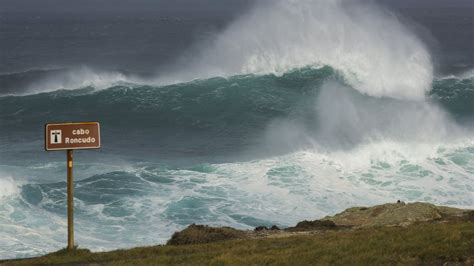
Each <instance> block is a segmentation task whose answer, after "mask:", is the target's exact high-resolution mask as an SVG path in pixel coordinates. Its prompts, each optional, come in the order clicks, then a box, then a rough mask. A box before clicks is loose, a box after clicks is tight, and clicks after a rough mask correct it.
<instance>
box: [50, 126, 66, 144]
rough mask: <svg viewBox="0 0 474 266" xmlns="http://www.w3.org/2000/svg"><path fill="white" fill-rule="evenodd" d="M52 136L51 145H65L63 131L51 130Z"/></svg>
mask: <svg viewBox="0 0 474 266" xmlns="http://www.w3.org/2000/svg"><path fill="white" fill-rule="evenodd" d="M49 134H50V136H49V139H50V142H51V144H61V143H63V139H62V136H61V135H62V130H59V129H58V130H51V131H50V133H49Z"/></svg>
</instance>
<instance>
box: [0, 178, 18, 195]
mask: <svg viewBox="0 0 474 266" xmlns="http://www.w3.org/2000/svg"><path fill="white" fill-rule="evenodd" d="M18 192H19V188H18V184H17V183H16V182H15V180H13V178H12V177H0V199H1V198H4V197H9V196H12V195H15V194H18Z"/></svg>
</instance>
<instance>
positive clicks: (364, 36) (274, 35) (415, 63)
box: [160, 0, 433, 99]
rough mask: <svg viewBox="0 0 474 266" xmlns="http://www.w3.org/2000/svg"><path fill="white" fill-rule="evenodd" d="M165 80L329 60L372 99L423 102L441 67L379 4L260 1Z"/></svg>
mask: <svg viewBox="0 0 474 266" xmlns="http://www.w3.org/2000/svg"><path fill="white" fill-rule="evenodd" d="M181 61H182V62H181V64H178V68H180V69H182V70H178V68H177V69H173V70H172V71H170V73H166V75H163V76H161V78H160V79H161V80H163V79H165V80H169V81H177V80H178V81H182V80H189V79H193V78H197V77H201V78H208V77H214V76H229V75H236V74H247V73H254V74H258V73H260V74H267V73H274V74H282V73H286V72H288V71H289V70H291V69H295V68H301V67H305V66H321V65H329V66H332V67H333V68H335V69H336V70H338V71H340V72H341V73H342V74H343V75H344V78H345V79H346V81H347V82H348V83H349V84H350V85H352V86H353V87H354V88H355V89H357V90H359V91H360V92H362V93H366V94H368V95H371V96H377V97H382V96H387V97H394V98H409V99H421V98H423V97H424V96H425V94H426V92H427V91H428V90H429V89H430V87H431V86H430V84H431V81H432V78H433V73H432V72H433V67H432V65H431V58H430V54H429V53H428V51H427V49H426V47H425V45H424V44H423V43H422V42H421V41H420V39H419V38H418V37H417V36H416V35H415V34H414V33H413V32H411V31H410V29H409V28H408V27H407V26H405V25H404V24H403V23H402V22H401V21H400V20H399V19H398V18H397V16H396V15H394V14H393V13H390V12H389V11H387V10H384V9H383V8H381V7H378V6H377V5H375V4H374V3H373V2H372V1H370V2H367V1H342V0H332V1H325V0H318V1H310V0H300V1H286V0H277V1H263V2H262V1H260V2H259V3H258V4H257V5H256V6H255V7H254V8H253V9H252V10H251V11H250V12H249V13H248V14H246V15H243V16H242V17H240V19H238V20H237V21H236V22H234V23H233V24H232V25H231V26H230V27H229V28H228V29H226V30H225V31H224V32H222V33H220V34H219V35H218V36H217V37H216V38H215V39H214V40H210V41H208V42H206V43H204V44H202V45H200V46H198V47H197V48H196V49H195V50H192V52H191V53H188V54H186V55H185V56H184V57H183V58H182V60H181Z"/></svg>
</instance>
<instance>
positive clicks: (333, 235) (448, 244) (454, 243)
mask: <svg viewBox="0 0 474 266" xmlns="http://www.w3.org/2000/svg"><path fill="white" fill-rule="evenodd" d="M445 262H453V263H456V262H458V263H459V264H460V265H464V264H465V265H472V264H474V223H472V222H452V223H422V224H415V225H411V226H408V227H378V228H365V229H357V230H343V231H320V232H315V233H309V234H298V235H292V236H289V237H282V238H255V239H241V240H228V241H220V242H215V243H208V244H195V245H180V246H172V245H166V246H155V247H142V248H134V249H131V250H118V251H113V252H104V253H91V252H89V251H87V250H80V249H78V250H75V251H74V252H72V253H68V252H65V251H64V250H63V251H60V252H57V253H52V254H49V255H46V256H43V257H40V258H34V259H29V260H21V261H14V262H6V263H5V265H60V264H62V265H64V264H76V265H102V264H105V265H399V264H403V265H443V263H445Z"/></svg>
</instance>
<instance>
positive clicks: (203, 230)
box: [167, 224, 247, 245]
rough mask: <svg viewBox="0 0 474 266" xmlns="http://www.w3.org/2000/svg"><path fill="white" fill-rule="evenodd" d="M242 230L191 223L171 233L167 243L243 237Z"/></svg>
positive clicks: (190, 242) (178, 243) (212, 240)
mask: <svg viewBox="0 0 474 266" xmlns="http://www.w3.org/2000/svg"><path fill="white" fill-rule="evenodd" d="M246 236H247V235H246V233H245V232H244V231H241V230H237V229H234V228H230V227H209V226H207V225H196V224H192V225H190V226H188V228H186V229H184V230H183V231H181V232H176V233H174V234H173V236H172V237H171V239H170V240H169V241H168V243H167V244H168V245H188V244H204V243H211V242H216V241H222V240H231V239H238V238H245V237H246Z"/></svg>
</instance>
